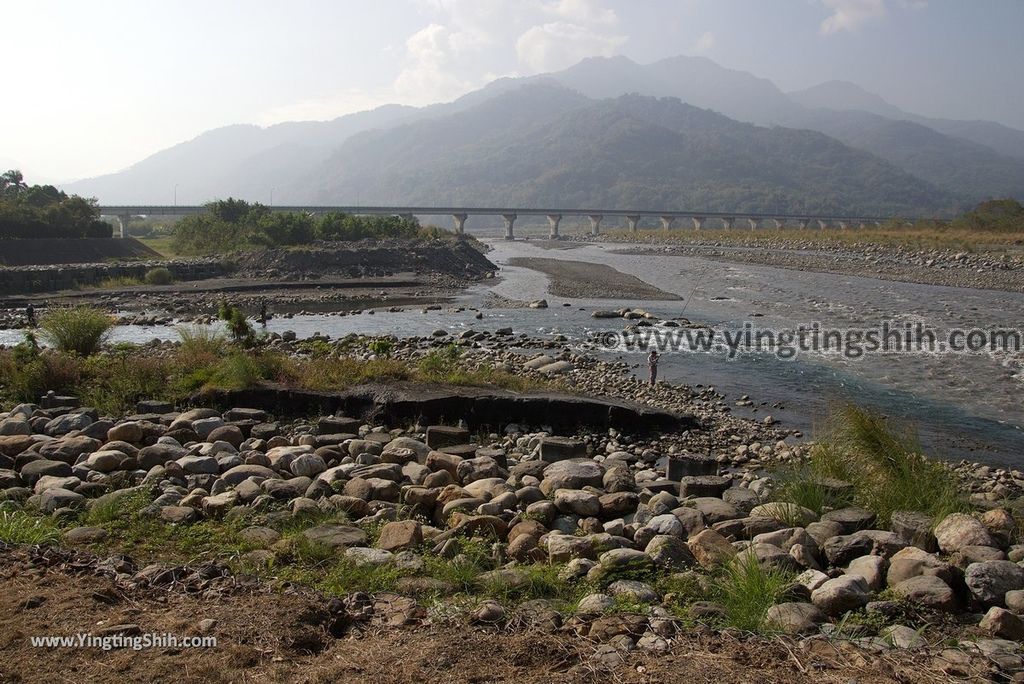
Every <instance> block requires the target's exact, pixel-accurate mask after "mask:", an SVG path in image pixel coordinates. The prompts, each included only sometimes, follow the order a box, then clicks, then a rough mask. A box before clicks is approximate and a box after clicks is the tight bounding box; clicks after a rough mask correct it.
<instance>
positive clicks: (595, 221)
mask: <svg viewBox="0 0 1024 684" xmlns="http://www.w3.org/2000/svg"><path fill="white" fill-rule="evenodd" d="M587 218H589V219H590V234H591V235H600V234H601V219H603V218H604V216H601V214H590V215H589V216H588V217H587Z"/></svg>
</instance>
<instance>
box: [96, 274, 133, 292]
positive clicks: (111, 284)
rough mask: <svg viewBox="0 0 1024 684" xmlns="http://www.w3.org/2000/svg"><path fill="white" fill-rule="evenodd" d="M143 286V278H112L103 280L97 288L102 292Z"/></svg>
mask: <svg viewBox="0 0 1024 684" xmlns="http://www.w3.org/2000/svg"><path fill="white" fill-rule="evenodd" d="M142 284H143V280H142V278H136V277H135V276H111V277H109V278H104V279H103V280H101V281H100V282H99V283H97V284H96V287H98V288H100V289H101V290H119V289H121V288H125V287H138V286H139V285H142Z"/></svg>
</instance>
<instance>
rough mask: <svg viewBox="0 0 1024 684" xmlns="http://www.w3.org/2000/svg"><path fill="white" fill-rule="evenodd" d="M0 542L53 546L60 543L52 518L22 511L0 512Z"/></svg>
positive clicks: (57, 530) (57, 528) (58, 531)
mask: <svg viewBox="0 0 1024 684" xmlns="http://www.w3.org/2000/svg"><path fill="white" fill-rule="evenodd" d="M0 541H2V542H4V543H5V544H53V543H56V542H58V541H60V528H59V527H57V524H56V523H55V522H54V521H53V519H52V518H43V517H39V516H36V515H30V514H28V513H26V512H24V511H0Z"/></svg>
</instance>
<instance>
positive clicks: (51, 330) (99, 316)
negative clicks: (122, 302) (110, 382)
mask: <svg viewBox="0 0 1024 684" xmlns="http://www.w3.org/2000/svg"><path fill="white" fill-rule="evenodd" d="M113 325H114V321H113V320H112V319H111V317H110V316H108V315H107V314H105V313H103V312H101V311H98V310H97V309H94V308H92V307H89V306H76V307H70V308H60V309H53V310H51V311H48V312H46V314H45V315H44V316H43V317H42V320H41V321H40V323H39V327H40V328H41V330H42V337H43V339H44V340H45V341H46V342H48V343H49V344H50V345H51V346H53V347H55V348H56V349H57V350H59V351H62V352H70V353H75V354H80V355H82V356H89V355H90V354H95V353H96V352H97V351H99V348H100V345H102V344H103V342H104V341H105V340H106V338H107V336H108V335H109V334H110V329H111V328H112V327H113Z"/></svg>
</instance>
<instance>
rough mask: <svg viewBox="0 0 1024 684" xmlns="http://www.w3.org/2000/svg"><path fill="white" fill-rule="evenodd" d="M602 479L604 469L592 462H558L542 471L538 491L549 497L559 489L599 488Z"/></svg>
mask: <svg viewBox="0 0 1024 684" xmlns="http://www.w3.org/2000/svg"><path fill="white" fill-rule="evenodd" d="M603 477H604V469H603V468H602V467H601V466H600V464H598V463H595V462H594V461H590V460H573V461H558V462H557V463H552V464H551V465H550V466H548V467H547V468H545V469H544V479H543V480H542V481H541V483H540V489H541V491H542V492H544V494H545V495H547V496H551V494H553V493H554V492H555V491H556V490H559V489H583V488H584V487H587V486H590V487H600V486H601V484H602V478H603Z"/></svg>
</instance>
